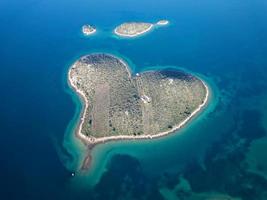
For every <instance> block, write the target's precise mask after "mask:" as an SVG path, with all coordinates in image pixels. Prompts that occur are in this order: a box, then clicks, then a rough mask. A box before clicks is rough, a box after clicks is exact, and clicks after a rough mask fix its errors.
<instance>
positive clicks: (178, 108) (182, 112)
mask: <svg viewBox="0 0 267 200" xmlns="http://www.w3.org/2000/svg"><path fill="white" fill-rule="evenodd" d="M68 80H69V84H70V86H71V87H72V88H73V90H74V91H75V92H76V93H77V94H78V95H79V96H80V98H81V100H82V101H83V102H84V103H83V104H84V106H83V110H82V112H81V116H80V119H79V124H78V126H77V129H76V136H77V137H78V138H79V139H81V140H82V141H83V142H84V143H85V144H86V145H87V146H88V147H90V148H92V147H93V146H94V145H96V144H98V143H105V142H107V141H111V140H137V139H153V138H158V137H163V136H165V135H168V134H170V133H173V132H175V131H176V130H177V129H179V128H181V127H182V126H184V125H185V124H186V123H187V122H188V121H189V120H190V119H191V118H192V117H194V116H195V115H196V114H197V113H198V112H199V111H200V110H201V109H202V108H203V107H204V106H205V105H206V103H207V101H208V97H209V90H208V87H207V86H206V84H205V83H204V82H203V81H202V80H201V79H199V78H197V77H195V76H193V75H191V74H189V73H186V72H183V71H180V70H176V69H172V68H170V69H164V70H159V71H146V72H142V73H137V74H135V75H133V74H132V72H131V70H130V68H129V66H128V65H127V64H126V63H125V62H124V61H123V60H122V59H120V58H117V57H115V56H113V55H110V54H102V53H98V54H90V55H87V56H84V57H81V58H80V59H79V60H78V61H76V62H75V63H74V64H73V65H72V66H71V67H70V69H69V72H68ZM84 162H85V163H84V165H89V163H90V157H87V158H86V159H85V161H84ZM84 168H86V167H84Z"/></svg>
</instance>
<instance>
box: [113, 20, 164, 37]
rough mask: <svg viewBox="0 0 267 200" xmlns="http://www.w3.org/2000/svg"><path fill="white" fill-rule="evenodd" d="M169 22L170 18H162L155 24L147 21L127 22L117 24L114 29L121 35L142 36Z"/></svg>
mask: <svg viewBox="0 0 267 200" xmlns="http://www.w3.org/2000/svg"><path fill="white" fill-rule="evenodd" d="M168 24H169V21H168V20H160V21H158V22H157V23H155V24H152V23H145V22H126V23H123V24H121V25H119V26H117V27H116V28H115V30H114V33H115V34H116V35H118V36H120V37H126V38H127V37H128V38H131V37H137V36H141V35H143V34H145V33H147V32H149V31H151V30H152V29H153V28H154V27H159V26H164V25H168Z"/></svg>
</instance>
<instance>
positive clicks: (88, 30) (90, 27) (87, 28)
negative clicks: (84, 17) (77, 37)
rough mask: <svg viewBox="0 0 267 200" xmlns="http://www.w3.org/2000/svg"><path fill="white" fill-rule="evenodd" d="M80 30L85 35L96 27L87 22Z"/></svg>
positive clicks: (94, 30)
mask: <svg viewBox="0 0 267 200" xmlns="http://www.w3.org/2000/svg"><path fill="white" fill-rule="evenodd" d="M82 32H83V34H84V35H85V36H88V35H92V34H94V33H95V32H96V28H94V27H93V26H91V25H89V24H86V25H83V27H82Z"/></svg>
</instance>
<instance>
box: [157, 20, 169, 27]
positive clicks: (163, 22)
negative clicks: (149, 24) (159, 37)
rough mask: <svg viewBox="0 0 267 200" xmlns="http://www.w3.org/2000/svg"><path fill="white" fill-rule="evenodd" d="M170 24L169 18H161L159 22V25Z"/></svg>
mask: <svg viewBox="0 0 267 200" xmlns="http://www.w3.org/2000/svg"><path fill="white" fill-rule="evenodd" d="M168 24H169V21H168V20H159V21H158V22H157V25H160V26H164V25H168Z"/></svg>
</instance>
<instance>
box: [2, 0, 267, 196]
mask: <svg viewBox="0 0 267 200" xmlns="http://www.w3.org/2000/svg"><path fill="white" fill-rule="evenodd" d="M159 19H168V20H170V22H171V23H170V25H168V26H166V27H162V28H158V29H155V30H153V31H152V32H150V33H148V34H146V35H145V36H143V37H139V38H136V39H130V40H127V39H119V38H117V37H114V36H113V35H112V29H113V28H114V27H115V26H116V25H118V24H120V23H122V22H124V21H148V22H156V21H157V20H159ZM266 20H267V2H266V1H264V0H254V1H250V0H242V1H241V0H235V1H230V0H202V1H193V0H187V1H185V0H158V1H152V0H144V1H131V0H125V1H122V0H114V1H112V0H97V1H96V0H92V1H87V0H76V1H74V0H65V1H62V0H46V1H44V0H38V1H37V0H25V1H19V0H1V1H0V25H1V26H0V44H1V45H0V53H1V54H0V58H1V65H0V84H1V94H0V134H1V139H0V152H1V159H0V160H1V161H0V173H1V176H0V177H1V178H0V195H1V196H0V198H1V199H74V198H75V199H207V198H210V197H211V196H212V195H215V196H216V195H217V196H219V195H225V196H226V195H227V196H231V197H237V198H241V199H248V200H251V199H252V200H253V199H255V200H258V199H263V200H265V199H267V192H266V191H267V180H266V177H267V164H266V162H267V161H266V162H263V161H262V160H257V158H256V157H255V159H249V160H248V159H247V157H248V155H251V152H252V150H253V152H254V154H258V155H260V154H263V152H262V151H258V152H257V151H256V153H255V150H254V149H257V147H254V145H252V142H253V141H259V140H262V141H264V139H266V131H267V125H266V124H267V115H266V108H267V105H266V104H267V103H266V102H267V83H266V81H267V73H266V72H267V25H266ZM86 23H90V24H93V25H95V26H96V27H97V28H98V30H99V31H98V32H97V34H96V35H94V36H92V37H88V38H86V37H84V36H83V35H82V34H81V32H80V31H81V26H82V25H83V24H86ZM91 52H108V53H113V54H115V55H117V56H121V57H123V58H125V59H126V60H127V62H128V63H129V65H130V66H131V68H132V70H133V71H135V72H139V71H144V70H146V69H148V68H150V67H153V68H162V67H164V66H176V67H179V68H183V69H185V70H187V71H192V72H193V73H195V74H199V75H200V76H201V77H203V78H204V79H205V80H206V81H207V83H208V84H210V87H211V89H212V94H213V95H212V98H211V101H210V105H209V106H208V107H207V109H206V110H205V112H203V113H202V114H200V115H199V116H198V117H197V118H196V119H194V120H193V121H192V122H191V123H190V124H189V125H188V126H186V128H184V129H183V130H182V131H180V132H178V133H177V134H174V135H171V136H169V137H166V138H162V139H159V140H155V141H153V142H148V141H142V142H127V141H126V142H125V141H124V142H111V143H108V144H106V145H99V146H97V147H96V148H95V149H94V151H93V152H92V155H93V163H92V169H91V171H90V172H87V173H80V172H78V171H77V169H78V166H79V164H80V162H81V160H82V158H83V156H84V154H85V153H86V148H85V147H84V146H83V145H82V144H80V143H79V141H77V140H75V138H74V137H73V134H72V129H73V127H74V125H75V122H76V120H77V118H78V115H79V111H80V109H81V103H80V102H79V99H78V98H77V96H75V94H74V93H73V92H72V91H71V90H70V88H69V87H68V85H67V77H66V75H67V74H66V73H67V70H68V68H69V66H70V65H71V64H72V63H73V62H75V60H76V59H78V58H79V57H80V56H82V55H86V54H88V53H91ZM253 144H254V143H253ZM266 145H267V144H266ZM266 147H267V146H266ZM259 157H260V156H259ZM263 157H264V155H263ZM253 158H254V157H253ZM266 160H267V159H266ZM251 166H256V167H254V168H253V167H251ZM72 172H76V176H75V177H72V176H71V173H72ZM185 182H186V184H185ZM213 197H214V196H213Z"/></svg>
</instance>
